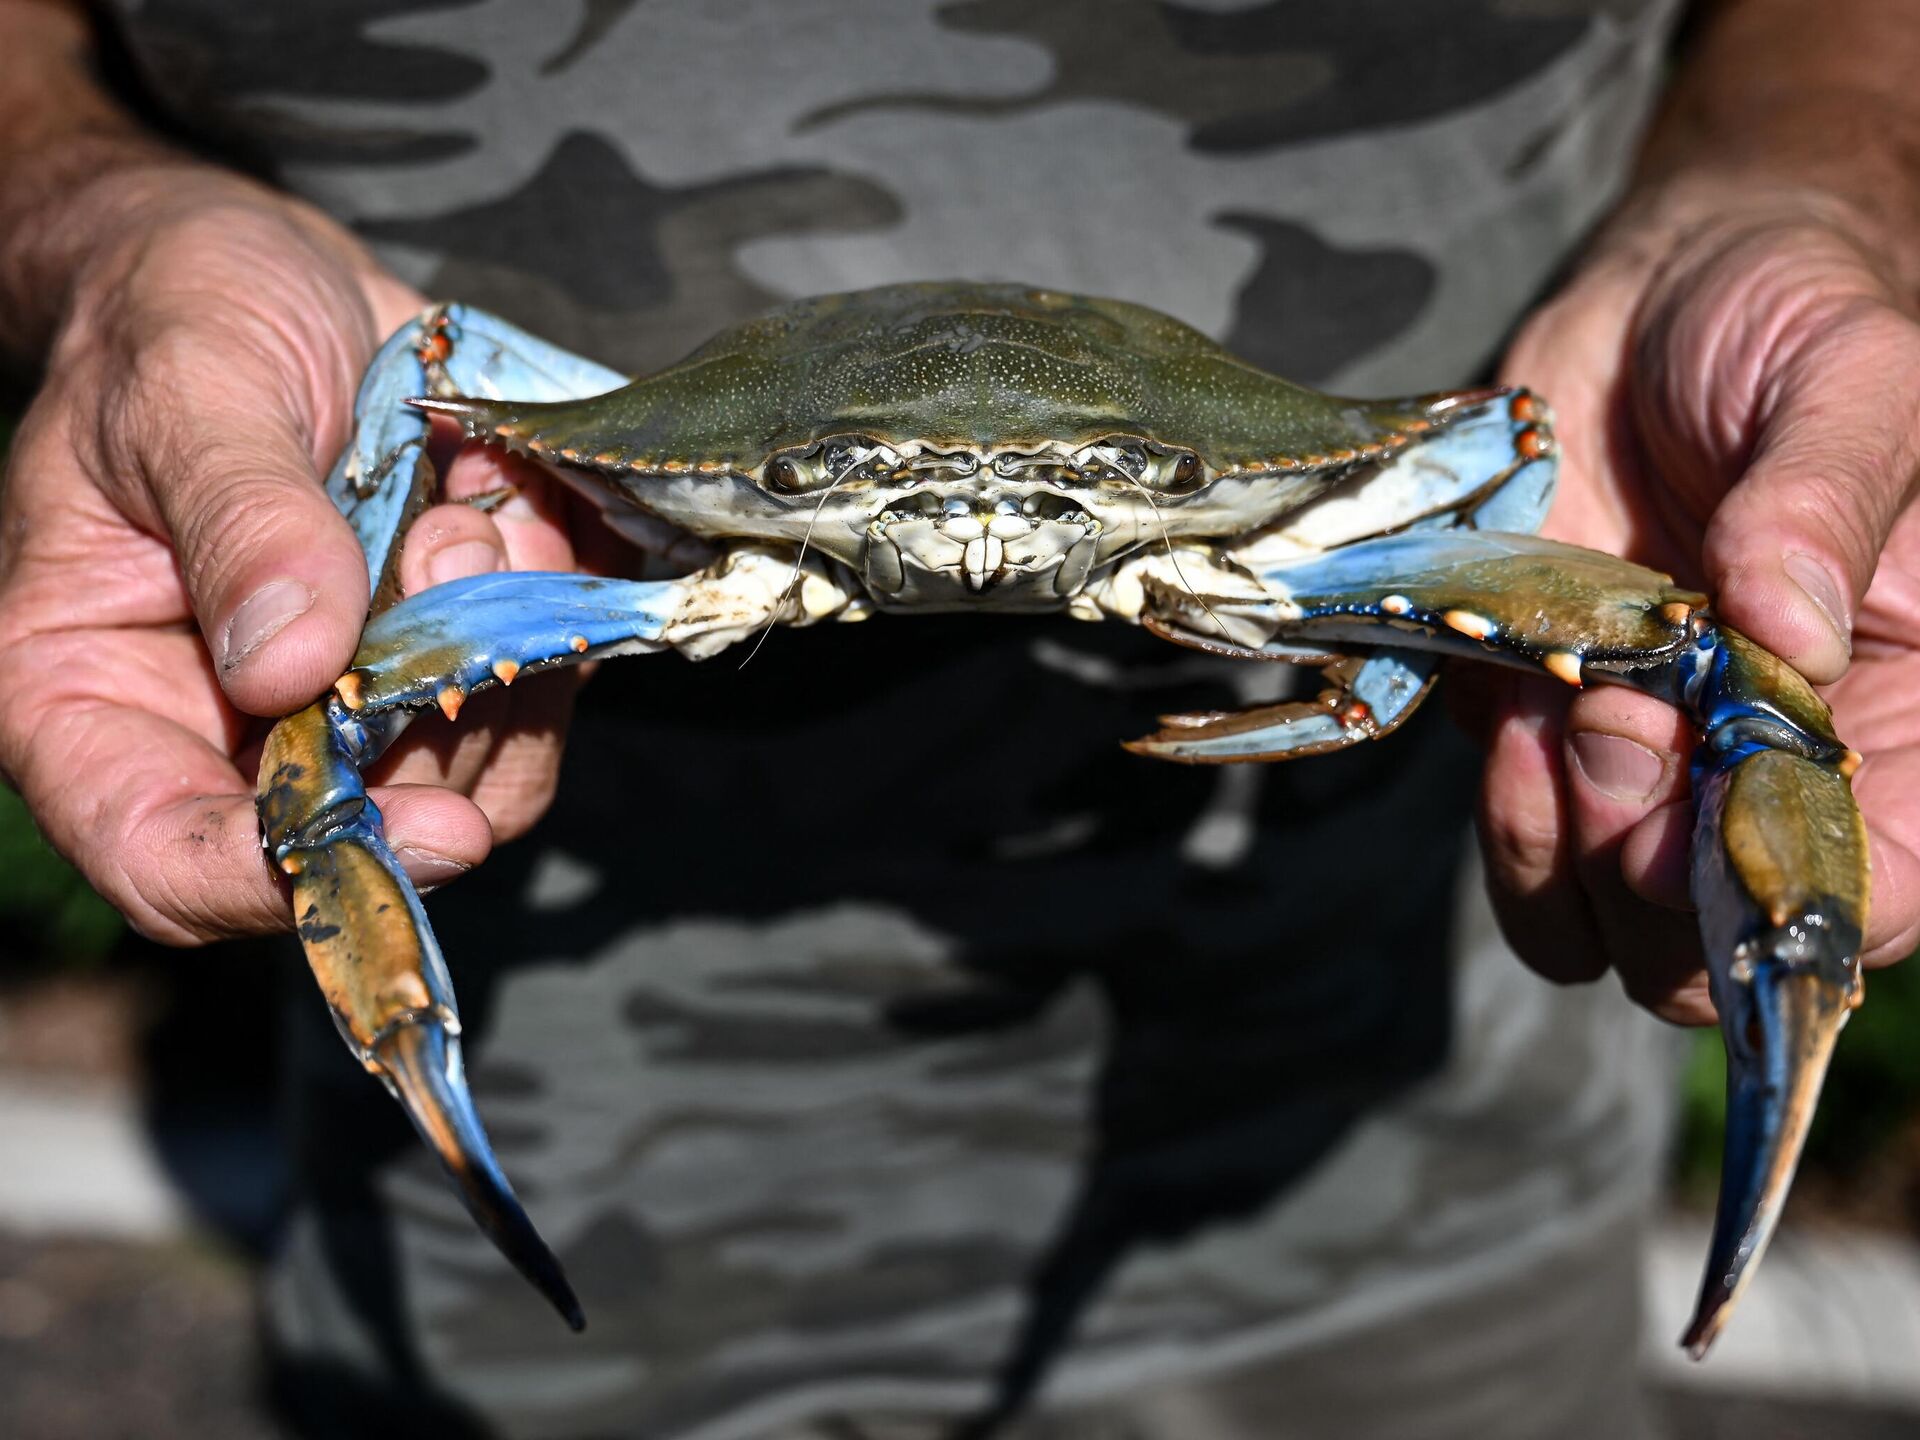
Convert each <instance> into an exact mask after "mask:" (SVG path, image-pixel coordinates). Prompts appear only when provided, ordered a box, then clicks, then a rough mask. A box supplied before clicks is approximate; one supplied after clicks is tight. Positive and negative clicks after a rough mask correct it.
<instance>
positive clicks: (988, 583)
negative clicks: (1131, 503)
mask: <svg viewBox="0 0 1920 1440" xmlns="http://www.w3.org/2000/svg"><path fill="white" fill-rule="evenodd" d="M1101 528H1102V527H1101V525H1100V522H1099V521H1098V520H1097V519H1095V518H1094V517H1093V516H1092V515H1090V514H1089V513H1088V512H1087V511H1086V509H1085V508H1084V507H1083V506H1082V505H1080V504H1079V503H1078V502H1077V501H1076V500H1075V499H1074V498H1073V497H1070V496H1066V495H1061V494H1059V493H1057V492H1053V493H1049V492H1041V491H1036V492H1031V493H1025V494H1022V493H1018V492H1001V493H998V494H988V495H948V496H945V497H944V498H943V497H941V496H938V495H934V494H923V495H916V496H912V497H903V498H902V499H899V500H896V501H894V502H892V503H891V504H890V505H889V506H888V508H887V509H886V510H884V511H882V512H881V513H880V514H879V515H877V516H875V517H874V518H873V519H872V520H871V521H870V522H869V523H868V525H867V537H866V538H867V555H866V580H867V589H868V591H869V593H871V594H872V595H873V597H874V599H875V600H877V601H879V602H880V603H882V604H886V603H888V602H893V603H897V604H902V605H906V604H912V605H915V606H918V607H923V608H924V607H925V606H926V605H928V604H929V603H932V604H939V603H941V602H942V600H943V598H944V599H945V600H946V601H947V602H948V603H958V604H964V603H966V602H967V601H969V600H973V599H975V598H976V597H985V596H987V595H989V594H990V593H991V594H992V595H993V597H994V602H995V603H996V604H997V603H1001V602H1005V603H1008V604H1014V605H1019V606H1022V607H1026V608H1036V609H1038V608H1056V607H1058V606H1059V605H1061V604H1063V603H1064V602H1065V601H1066V600H1068V599H1070V598H1072V596H1073V595H1074V594H1075V593H1077V592H1078V591H1079V589H1080V587H1081V586H1082V585H1084V584H1085V583H1086V580H1087V575H1088V572H1089V571H1090V570H1091V569H1092V567H1093V561H1094V556H1095V552H1096V551H1097V549H1098V546H1099V539H1098V537H1099V535H1100V533H1101Z"/></svg>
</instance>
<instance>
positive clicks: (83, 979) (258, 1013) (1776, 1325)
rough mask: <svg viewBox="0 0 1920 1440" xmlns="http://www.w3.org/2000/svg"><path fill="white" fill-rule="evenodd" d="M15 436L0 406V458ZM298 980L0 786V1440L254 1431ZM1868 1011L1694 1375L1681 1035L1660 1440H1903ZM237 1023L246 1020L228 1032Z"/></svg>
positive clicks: (1898, 1243)
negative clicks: (166, 903)
mask: <svg viewBox="0 0 1920 1440" xmlns="http://www.w3.org/2000/svg"><path fill="white" fill-rule="evenodd" d="M16 412H17V406H15V407H9V406H6V405H5V404H4V402H0V454H4V451H5V447H6V443H7V439H8V434H9V428H10V426H9V421H8V415H9V414H10V413H16ZM297 963H298V962H297V960H296V959H295V958H294V957H293V955H292V952H291V951H290V950H289V949H286V948H283V947H278V946H274V945H271V944H264V943H263V944H234V945H226V946H221V947H216V948H215V949H212V950H207V951H197V952H196V951H170V950H166V949H163V948H161V947H158V946H154V945H150V944H148V943H146V942H144V941H142V940H141V939H140V938H139V937H138V936H135V935H133V934H131V933H130V932H128V931H127V929H126V927H125V926H124V924H123V923H122V922H121V920H120V918H119V917H118V915H116V914H115V913H114V912H113V910H112V909H110V908H109V907H108V906H107V905H106V904H105V903H104V902H102V901H101V900H100V899H99V898H98V897H97V896H95V895H94V894H93V892H92V891H91V890H90V889H89V888H88V887H87V885H86V884H85V882H84V881H82V880H81V879H80V878H79V877H78V876H77V875H76V874H74V872H73V871H72V870H70V869H69V868H68V867H67V866H66V865H65V864H64V863H62V862H61V861H60V859H59V858H58V857H57V856H55V855H54V854H53V853H52V852H51V851H50V850H49V849H48V848H47V847H46V846H45V845H44V844H43V843H42V842H41V840H40V839H39V837H38V835H37V834H36V833H35V831H34V828H33V825H32V823H31V821H30V820H29V819H28V818H27V815H26V812H25V810H24V807H23V806H22V805H21V803H20V801H19V800H18V798H17V797H16V796H14V795H13V793H12V792H11V791H9V790H7V789H6V788H5V787H4V786H0V1157H4V1163H3V1164H0V1437H23V1440H64V1437H68V1436H74V1437H79V1436H85V1437H89V1440H103V1437H116V1436H128V1437H133V1436H138V1437H142V1440H169V1437H174V1436H180V1437H185V1436H189V1435H191V1436H194V1437H197V1440H245V1437H269V1436H272V1435H273V1434H275V1433H276V1431H275V1427H274V1425H273V1423H272V1420H271V1418H270V1415H269V1413H268V1411H267V1408H266V1406H265V1403H264V1401H263V1399H262V1397H261V1395H260V1393H259V1386H258V1383H257V1377H256V1375H255V1371H254V1365H253V1359H252V1329H253V1306H254V1300H253V1294H252V1284H253V1272H254V1266H255V1263H256V1262H257V1261H258V1259H259V1257H261V1256H262V1255H264V1254H265V1253H267V1252H268V1250H269V1249H270V1248H271V1246H272V1245H273V1243H274V1240H275V1235H276V1229H277V1225H278V1222H279V1218H280V1200H281V1192H282V1171H281V1165H282V1158H281V1154H280V1150H279V1146H278V1141H277V1131H276V1124H275V1118H276V1117H275V1100H274V1092H275V1086H274V1071H273V1067H274V1057H273V1052H272V1044H273V1033H274V1027H273V1024H272V1021H271V1017H272V1015H273V1014H274V997H275V994H276V992H277V989H278V987H279V986H280V985H281V984H282V983H284V982H285V981H286V980H287V979H288V974H287V973H286V972H287V971H288V967H289V966H290V965H296V966H297ZM294 978H295V979H299V978H300V977H298V976H296V977H294ZM1870 991H1871V997H1872V1003H1871V1004H1870V1005H1868V1006H1866V1007H1865V1008H1863V1009H1862V1010H1861V1011H1860V1012H1859V1013H1858V1015H1857V1016H1856V1017H1855V1018H1854V1020H1853V1021H1852V1023H1851V1025H1850V1026H1849V1028H1848V1030H1847V1032H1846V1035H1845V1037H1844V1039H1843V1041H1842V1043H1841V1046H1840V1051H1839V1058H1838V1060H1837V1062H1836V1064H1835V1067H1834V1070H1833V1073H1832V1076H1831V1078H1830V1079H1829V1081H1828V1089H1827V1093H1826V1096H1825V1098H1824V1100H1823V1103H1822V1106H1821V1112H1820V1118H1819V1120H1818V1121H1817V1123H1816V1127H1815V1129H1814V1133H1813V1138H1812V1141H1811V1143H1810V1146H1809V1149H1808V1153H1807V1157H1806V1159H1805V1161H1804V1163H1803V1165H1802V1168H1801V1173H1800V1177H1799V1180H1798V1183H1797V1185H1796V1187H1795V1190H1794V1192H1793V1197H1792V1200H1791V1202H1790V1204H1789V1207H1788V1214H1787V1219H1786V1223H1785V1226H1784V1227H1783V1235H1782V1238H1781V1239H1780V1240H1779V1241H1777V1242H1776V1245H1775V1248H1774V1251H1773V1254H1772V1256H1771V1257H1770V1259H1769V1261H1768V1264H1767V1266H1766V1268H1765V1270H1764V1271H1763V1273H1762V1274H1761V1276H1760V1278H1759V1280H1758V1281H1757V1282H1756V1285H1755V1287H1754V1290H1753V1292H1752V1293H1751V1294H1750V1295H1749V1296H1748V1297H1747V1299H1746V1300H1745V1301H1744V1302H1743V1309H1742V1311H1741V1315H1740V1319H1739V1323H1737V1324H1736V1325H1734V1326H1733V1327H1732V1329H1731V1331H1730V1332H1729V1334H1728V1335H1727V1336H1726V1337H1725V1338H1724V1339H1723V1340H1722V1341H1721V1342H1720V1345H1719V1347H1718V1348H1717V1349H1716V1351H1715V1354H1714V1357H1713V1360H1712V1361H1711V1363H1709V1364H1708V1365H1705V1366H1692V1365H1689V1364H1688V1363H1687V1362H1686V1361H1685V1360H1684V1359H1682V1358H1681V1356H1680V1352H1679V1351H1678V1350H1677V1349H1676V1348H1674V1347H1673V1345H1672V1343H1671V1341H1672V1337H1673V1334H1674V1332H1676V1331H1677V1329H1678V1326H1679V1323H1680V1320H1681V1318H1682V1317H1683V1316H1684V1315H1685V1314H1686V1313H1687V1312H1688V1310H1689V1307H1690V1305H1691V1301H1692V1298H1693V1292H1694V1289H1695V1287H1696V1285H1697V1283H1698V1271H1697V1267H1698V1257H1699V1256H1700V1255H1701V1254H1702V1253H1703V1252H1704V1249H1705V1237H1706V1229H1707V1226H1708V1223H1709V1220H1710V1215H1711V1206H1712V1201H1713V1190H1714V1183H1715V1178H1716V1174H1717V1166H1718V1163H1719V1148H1720V1135H1721V1127H1722V1119H1723V1109H1724V1105H1723V1088H1722V1087H1723V1084H1724V1070H1723V1065H1722V1058H1721V1046H1720V1039H1719V1036H1718V1034H1717V1033H1713V1032H1700V1033H1698V1034H1695V1035H1692V1036H1689V1037H1687V1040H1686V1043H1687V1045H1688V1054H1689V1059H1688V1063H1687V1065H1686V1067H1685V1071H1684V1078H1683V1083H1682V1086H1681V1090H1680V1093H1678V1094H1677V1095H1676V1096H1675V1097H1674V1103H1675V1105H1676V1107H1677V1111H1678V1115H1679V1124H1678V1126H1677V1128H1676V1135H1677V1137H1678V1138H1677V1141H1676V1144H1675V1148H1674V1154H1673V1157H1672V1169H1671V1175H1672V1183H1671V1187H1670V1194H1669V1214H1668V1216H1667V1218H1666V1219H1665V1220H1664V1221H1663V1223H1662V1224H1661V1226H1660V1227H1659V1228H1658V1230H1657V1232H1656V1234H1655V1236H1654V1238H1653V1241H1652V1243H1651V1244H1650V1246H1649V1248H1648V1250H1647V1252H1646V1253H1645V1254H1643V1255H1640V1256H1637V1257H1622V1260H1623V1263H1636V1264H1638V1265H1639V1266H1640V1267H1641V1271H1642V1274H1643V1276H1644V1284H1645V1304H1646V1314H1647V1331H1648V1338H1647V1345H1646V1366H1647V1370H1648V1373H1649V1376H1650V1379H1651V1380H1652V1382H1653V1384H1654V1386H1655V1387H1656V1389H1657V1392H1658V1395H1659V1400H1660V1405H1661V1409H1662V1411H1663V1412H1664V1414H1665V1415H1666V1417H1667V1420H1668V1423H1669V1428H1670V1430H1671V1433H1672V1434H1673V1435H1675V1436H1676V1437H1688V1440H1693V1437H1705V1440H1718V1437H1728V1440H1731V1437H1735V1436H1737V1437H1739V1440H1798V1437H1815V1436H1818V1437H1822V1440H1883V1437H1885V1440H1891V1437H1895V1436H1901V1437H1913V1436H1920V1043H1916V1038H1915V1037H1920V964H1910V965H1903V966H1899V967H1896V968H1894V969H1892V970H1888V971H1882V972H1879V973H1877V974H1875V975H1874V976H1873V977H1872V980H1871V983H1870ZM248 1015H251V1016H255V1017H258V1018H259V1019H260V1020H261V1021H262V1022H263V1023H262V1024H260V1025H259V1026H257V1027H248V1026H243V1025H236V1024H234V1023H233V1022H234V1021H235V1020H236V1019H237V1018H239V1017H243V1016H248ZM1649 1023H1653V1022H1651V1021H1650V1022H1649ZM1197 1440H1198V1437H1197Z"/></svg>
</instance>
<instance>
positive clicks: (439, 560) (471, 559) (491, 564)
mask: <svg viewBox="0 0 1920 1440" xmlns="http://www.w3.org/2000/svg"><path fill="white" fill-rule="evenodd" d="M499 568H500V552H499V550H498V549H496V548H495V547H494V546H492V545H489V544H487V542H486V541H484V540H462V541H461V542H460V543H459V544H458V545H449V546H447V548H446V549H444V550H436V551H434V552H433V554H431V555H429V556H428V557H427V578H428V579H429V580H431V581H432V582H433V583H434V584H436V585H444V584H446V583H447V582H448V581H449V580H464V579H465V578H466V577H467V576H469V575H490V574H492V573H493V572H494V571H495V570H498V569H499Z"/></svg>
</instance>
